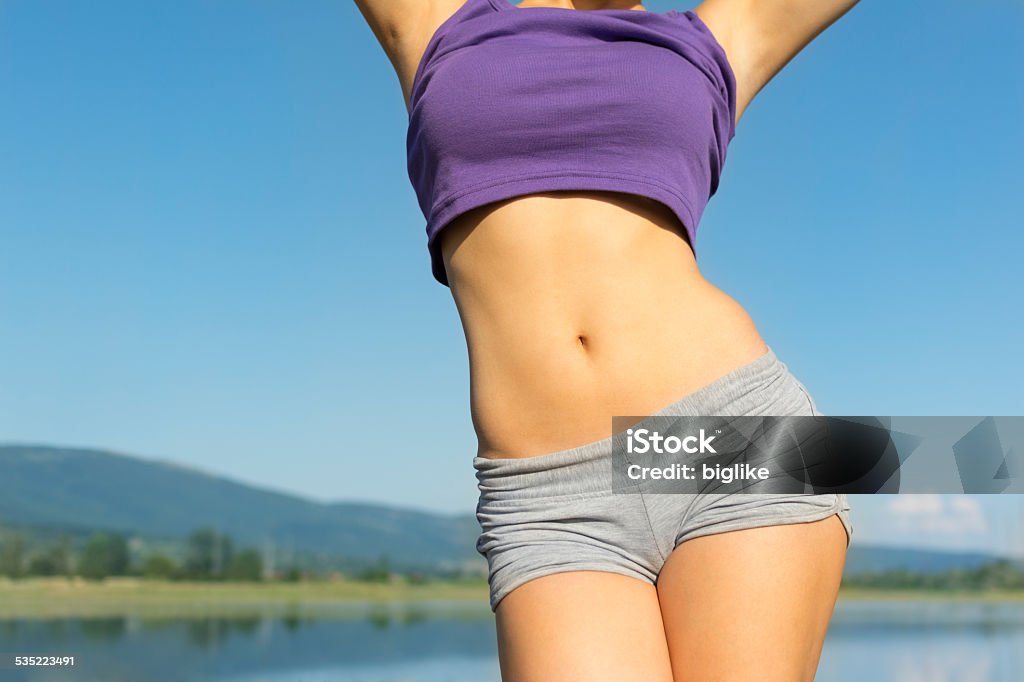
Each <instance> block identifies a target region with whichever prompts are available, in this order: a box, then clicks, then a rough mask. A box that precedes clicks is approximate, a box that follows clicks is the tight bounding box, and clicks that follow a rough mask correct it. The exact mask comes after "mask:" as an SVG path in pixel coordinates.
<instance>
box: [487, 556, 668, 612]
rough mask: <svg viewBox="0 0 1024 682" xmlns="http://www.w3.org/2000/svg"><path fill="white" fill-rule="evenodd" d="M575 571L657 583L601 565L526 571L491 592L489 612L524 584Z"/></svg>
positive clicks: (634, 573)
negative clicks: (607, 574) (609, 574)
mask: <svg viewBox="0 0 1024 682" xmlns="http://www.w3.org/2000/svg"><path fill="white" fill-rule="evenodd" d="M576 571H593V572H598V573H614V574H616V575H624V576H626V577H627V578H636V579H637V580H641V581H643V582H645V583H647V584H648V585H654V584H655V583H656V582H657V578H654V579H652V578H649V577H648V576H646V575H644V574H643V573H642V572H640V571H631V570H629V569H628V568H619V567H616V566H609V565H607V564H602V563H579V564H566V565H564V566H554V567H546V568H543V569H536V570H533V571H526V572H525V573H522V574H521V575H518V576H516V578H515V579H514V580H511V581H509V583H508V584H507V585H503V586H502V587H500V588H498V589H492V590H491V596H490V604H491V611H492V612H494V611H497V609H498V605H499V604H500V603H501V600H502V599H504V598H505V597H507V596H508V595H509V594H511V593H512V591H513V590H515V589H516V588H519V587H522V586H523V585H525V584H526V583H528V582H530V581H533V580H536V579H537V578H543V577H545V576H549V575H555V574H557V573H573V572H576Z"/></svg>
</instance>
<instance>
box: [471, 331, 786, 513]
mask: <svg viewBox="0 0 1024 682" xmlns="http://www.w3.org/2000/svg"><path fill="white" fill-rule="evenodd" d="M788 373H789V370H788V368H787V367H786V365H785V363H783V362H782V361H781V360H779V358H778V357H777V356H776V355H775V352H774V350H773V349H772V348H771V347H770V346H769V347H768V351H767V352H766V353H765V354H763V355H761V356H760V357H759V358H757V359H755V360H753V361H752V362H749V363H747V364H745V365H741V366H740V367H737V368H736V369H734V370H732V371H730V372H728V373H727V374H724V375H722V376H721V377H719V378H718V379H715V380H714V381H712V382H711V383H709V384H706V385H705V386H703V387H701V388H699V389H697V390H696V391H694V392H692V393H689V394H687V395H685V396H683V397H682V398H680V399H679V400H676V401H675V402H673V403H671V404H669V405H667V406H666V407H664V408H662V409H661V410H659V411H658V412H655V413H653V414H651V415H649V416H647V417H645V418H644V419H643V420H641V421H640V422H638V423H637V424H636V425H635V426H634V428H637V427H640V426H642V425H644V424H648V425H649V423H650V421H651V420H652V418H654V417H683V416H693V417H697V416H705V415H707V416H717V415H744V414H749V413H751V412H755V411H757V408H758V405H759V404H761V403H762V402H763V401H764V396H765V393H766V392H767V391H770V390H772V388H773V387H775V386H776V382H778V381H780V380H782V379H783V378H784V377H785V376H786V375H787V374H788ZM612 443H613V437H611V436H609V437H608V438H604V439H602V440H599V441H594V442H592V443H586V444H584V445H580V446H577V447H574V448H569V449H567V450H559V451H557V452H552V453H549V454H545V455H536V456H531V457H502V458H489V457H474V458H473V467H474V468H475V469H476V478H477V481H478V482H479V485H478V487H479V489H480V493H481V499H485V500H488V501H492V500H501V499H518V498H523V497H530V498H537V497H555V496H559V495H574V494H586V493H596V492H602V491H611V489H612V461H611V455H612Z"/></svg>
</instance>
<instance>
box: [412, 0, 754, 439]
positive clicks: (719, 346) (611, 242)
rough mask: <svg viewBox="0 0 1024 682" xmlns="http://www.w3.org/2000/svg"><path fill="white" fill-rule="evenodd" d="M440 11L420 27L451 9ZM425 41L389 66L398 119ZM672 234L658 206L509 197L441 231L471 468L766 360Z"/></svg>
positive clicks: (613, 198)
mask: <svg viewBox="0 0 1024 682" xmlns="http://www.w3.org/2000/svg"><path fill="white" fill-rule="evenodd" d="M440 4H444V3H440ZM529 4H534V3H529ZM627 4H628V3H624V5H623V6H624V7H625V6H626V5H627ZM448 5H449V6H448V7H444V8H439V9H438V14H437V15H436V16H434V17H433V18H432V19H431V20H430V21H427V22H426V24H427V25H428V26H434V27H436V26H437V25H439V24H440V23H441V22H442V21H443V20H444V18H445V17H447V16H449V15H450V14H452V13H453V12H454V11H455V10H456V9H458V7H459V6H460V5H461V0H451V2H449V3H448ZM526 5H527V3H524V6H526ZM577 11H586V10H577ZM429 33H432V31H429V32H425V33H424V35H421V36H418V37H417V38H416V39H415V40H411V41H410V44H408V45H406V47H405V49H403V50H400V51H399V52H400V54H399V55H396V56H394V57H392V62H393V63H394V64H395V66H396V69H397V71H398V73H399V80H400V81H401V84H402V88H403V91H404V92H405V97H406V104H407V106H408V99H409V92H410V90H411V82H412V78H413V75H414V74H415V71H416V65H417V63H418V62H419V58H420V56H421V55H422V53H423V50H424V48H425V47H426V44H427V41H428V39H429ZM683 234H684V233H683V230H682V225H681V224H680V222H679V219H678V218H677V217H676V216H675V215H674V214H673V213H672V211H670V210H669V209H668V208H667V207H666V206H664V205H662V204H660V203H658V202H656V201H654V200H652V199H648V198H645V197H640V196H637V195H632V194H626V193H619V192H598V191H571V192H570V191H558V192H546V193H542V194H532V195H525V196H518V197H513V198H511V199H507V200H503V201H498V202H494V203H491V204H487V205H484V206H481V207H479V208H476V209H472V210H470V211H468V212H466V213H464V214H462V215H461V216H459V217H458V218H456V219H455V220H454V221H453V222H452V223H451V224H449V225H448V226H447V227H446V228H445V229H444V230H443V231H442V233H441V234H440V235H439V238H440V240H441V250H442V253H443V257H444V264H445V269H446V271H447V274H448V279H449V284H450V286H451V291H452V295H453V296H454V298H455V302H456V305H457V307H458V311H459V315H460V318H461V320H462V324H463V327H464V331H465V335H466V342H467V346H468V350H469V360H470V392H471V408H472V418H473V424H474V427H475V429H476V432H477V435H478V438H479V451H478V454H479V455H480V456H483V457H527V456H534V455H540V454H545V453H548V452H553V451H557V450H562V449H567V448H571V447H574V446H577V445H580V444H582V443H586V442H592V441H595V440H600V439H601V438H605V437H607V436H609V435H611V431H612V429H611V420H612V417H613V416H630V415H632V416H638V417H639V416H644V415H647V414H650V413H652V412H654V411H657V410H658V409H660V408H661V407H664V406H665V405H667V404H669V403H671V402H673V401H675V400H676V399H678V398H680V397H682V396H683V395H685V394H687V393H689V392H691V391H693V390H695V389H697V388H700V387H701V386H703V385H705V384H708V383H710V382H711V381H713V380H714V379H716V378H718V377H720V376H722V375H724V374H726V373H728V372H729V371H731V370H732V369H735V368H736V367H739V366H740V365H743V364H746V363H747V362H750V361H752V360H754V359H756V358H757V357H759V356H761V355H763V354H764V353H765V352H766V351H767V346H766V345H765V343H764V341H763V340H762V339H761V337H760V335H759V334H758V332H757V329H756V328H755V326H754V324H753V322H752V320H751V319H750V317H749V316H748V315H747V313H746V312H745V311H744V310H743V309H742V307H740V306H739V305H738V304H737V303H736V302H735V301H734V300H733V299H731V298H730V297H729V296H727V295H726V294H724V293H723V292H722V291H720V290H719V289H717V288H716V287H714V286H713V285H711V284H710V283H709V282H707V281H706V280H705V279H704V278H703V277H702V275H701V274H700V272H699V271H698V268H697V265H696V262H695V259H694V255H693V252H692V250H691V249H690V246H689V244H688V243H687V241H686V239H685V238H684V236H683Z"/></svg>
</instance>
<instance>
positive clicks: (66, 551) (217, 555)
mask: <svg viewBox="0 0 1024 682" xmlns="http://www.w3.org/2000/svg"><path fill="white" fill-rule="evenodd" d="M264 568H265V566H264V559H263V555H262V554H261V553H260V552H259V551H258V550H256V549H254V548H248V547H245V548H236V546H235V543H234V541H233V540H232V539H231V537H230V536H228V535H226V534H224V533H220V532H218V531H216V530H214V529H212V528H198V529H196V530H194V531H193V532H192V533H191V534H190V535H189V536H188V538H187V539H186V540H185V543H184V551H183V552H182V553H181V555H180V556H177V557H176V556H171V555H170V554H168V553H165V552H162V551H153V552H149V553H148V554H146V555H145V556H143V557H140V558H134V559H133V556H132V552H131V551H130V548H129V538H128V537H127V536H126V535H123V534H120V533H113V532H96V533H93V534H92V535H91V536H89V537H88V538H87V539H86V540H85V542H84V543H82V545H81V546H80V547H75V546H74V543H73V542H72V539H71V537H70V535H68V534H66V533H65V534H62V535H60V536H59V537H58V538H57V539H56V540H55V541H51V542H50V543H48V544H45V545H42V546H40V545H39V544H38V543H36V544H35V545H33V546H30V545H29V542H28V539H27V538H26V536H25V535H24V534H22V533H20V532H10V533H7V534H6V536H5V537H4V538H3V539H2V540H0V575H5V576H7V577H8V578H22V577H27V576H67V577H72V576H80V577H82V578H85V579H87V580H102V579H104V578H107V577H110V576H138V577H145V578H163V579H169V580H263V579H266V578H285V579H289V578H291V579H297V577H298V571H297V569H295V568H289V569H288V570H286V571H284V573H283V574H281V575H278V574H269V575H268V574H267V572H265V571H264Z"/></svg>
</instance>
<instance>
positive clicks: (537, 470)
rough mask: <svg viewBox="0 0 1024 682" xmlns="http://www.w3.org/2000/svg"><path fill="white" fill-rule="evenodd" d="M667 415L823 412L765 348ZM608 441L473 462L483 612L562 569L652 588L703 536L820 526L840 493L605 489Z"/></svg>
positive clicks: (846, 516)
mask: <svg viewBox="0 0 1024 682" xmlns="http://www.w3.org/2000/svg"><path fill="white" fill-rule="evenodd" d="M656 414H658V415H665V416H705V415H716V416H717V415H720V416H744V415H750V416H788V415H821V413H820V412H819V411H818V409H817V406H816V405H815V404H814V401H813V400H812V399H811V396H810V395H809V394H808V393H807V390H806V389H805V388H804V386H803V384H801V383H800V382H799V381H798V380H797V379H796V377H794V376H793V375H792V373H790V371H789V369H788V368H787V367H786V365H785V363H783V362H781V361H780V360H779V359H778V358H777V357H776V356H775V353H774V351H772V350H771V349H770V348H769V350H768V352H767V353H766V354H765V355H762V356H761V357H760V358H758V359H757V360H754V361H753V362H751V363H748V364H746V365H743V366H742V367H739V368H738V369H735V370H733V371H732V372H730V373H728V374H726V375H725V376H723V377H721V378H719V379H716V380H715V381H713V382H712V383H710V384H708V385H706V386H704V387H703V388H700V389H698V390H697V391H694V392H693V393H691V394H689V395H687V396H685V397H683V398H681V399H680V400H678V401H676V402H674V403H672V404H671V405H669V406H668V407H666V408H664V409H663V410H661V411H659V412H657V413H656ZM611 456H612V439H611V438H606V439H604V440H601V441H597V442H594V443H588V444H586V445H582V446H580V447H576V448H571V449H569V450H562V451H560V452H554V453H551V454H546V455H538V456H535V457H523V458H502V459H488V458H483V457H476V458H474V460H473V466H474V467H475V468H476V476H477V480H478V481H479V485H478V487H479V489H480V499H479V503H478V504H477V511H476V516H477V520H478V521H479V523H480V528H481V531H482V532H481V534H480V537H479V539H478V541H477V546H476V548H477V551H478V552H480V553H481V554H482V555H484V556H485V557H486V558H487V565H488V582H489V584H490V592H491V609H492V610H494V609H496V608H497V606H498V602H500V601H501V600H502V599H503V598H504V597H505V595H507V594H508V593H509V592H511V591H512V590H514V589H515V588H517V587H519V586H520V585H522V584H523V583H525V582H527V581H529V580H532V579H534V578H539V577H541V576H545V575H551V574H553V573H562V572H565V571H608V572H611V573H619V574H622V575H628V576H632V577H634V578H639V579H641V580H645V581H647V582H649V583H651V584H655V583H656V582H657V580H658V573H659V572H660V571H661V567H662V565H664V563H665V561H666V559H667V558H668V556H669V554H670V553H671V552H672V550H673V549H675V547H676V546H678V545H679V544H680V543H682V542H685V541H687V540H691V539H693V538H698V537H701V536H703V535H711V534H714V533H722V532H725V531H731V530H740V529H744V528H756V527H759V526H773V525H780V524H788V523H802V522H809V521H818V520H820V519H824V518H828V517H829V516H831V515H833V514H838V515H839V519H840V520H841V521H842V522H843V526H844V527H845V528H846V534H847V544H849V541H850V538H851V537H852V534H853V527H852V524H851V521H850V506H849V502H848V501H847V496H846V495H842V494H839V495H837V494H829V495H811V494H799V495H780V494H765V495H760V494H661V495H653V494H644V493H642V492H640V493H632V494H622V493H613V492H612V476H611V464H610V458H611Z"/></svg>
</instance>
